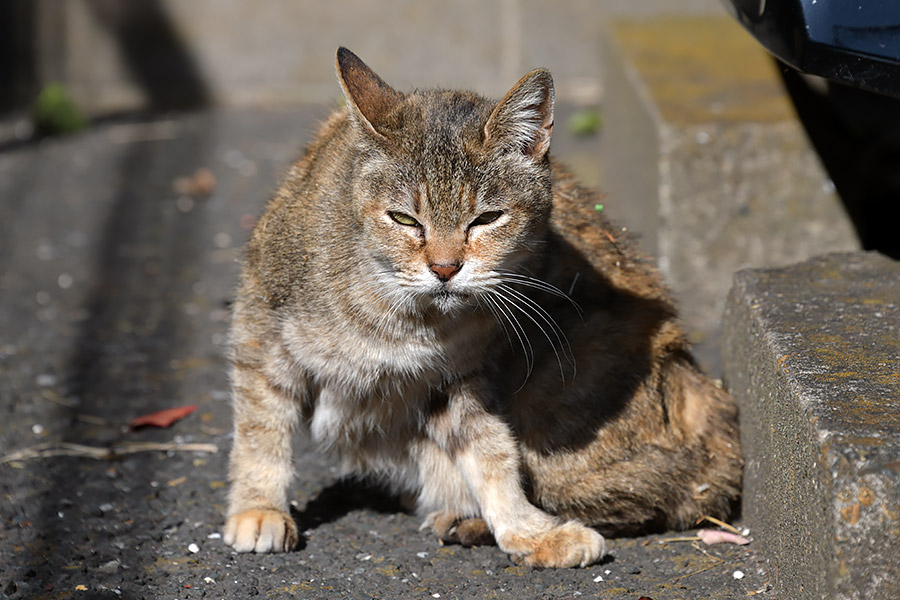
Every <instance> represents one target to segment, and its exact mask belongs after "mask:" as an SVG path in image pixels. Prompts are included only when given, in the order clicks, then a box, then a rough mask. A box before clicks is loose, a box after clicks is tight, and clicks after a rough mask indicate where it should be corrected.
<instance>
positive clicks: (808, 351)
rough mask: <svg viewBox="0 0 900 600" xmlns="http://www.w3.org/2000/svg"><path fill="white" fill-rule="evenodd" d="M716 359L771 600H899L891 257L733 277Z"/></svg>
mask: <svg viewBox="0 0 900 600" xmlns="http://www.w3.org/2000/svg"><path fill="white" fill-rule="evenodd" d="M723 354H724V364H725V376H726V379H727V383H728V384H729V386H730V387H731V389H732V391H733V393H734V394H735V396H736V398H737V399H738V401H739V403H740V405H741V429H742V443H743V446H744V452H745V458H746V469H745V474H744V479H745V481H744V483H745V491H744V516H745V519H746V521H747V523H748V524H749V525H750V528H751V530H752V531H753V534H754V537H755V538H756V540H757V541H758V542H759V544H760V548H761V551H762V552H763V553H764V554H765V555H766V558H767V560H768V561H769V563H770V572H771V573H772V574H773V576H774V578H775V591H776V593H777V595H778V597H782V598H792V599H799V598H811V599H816V600H818V599H820V598H845V599H856V598H900V460H898V457H900V263H898V262H895V261H891V260H890V259H887V258H885V257H883V256H881V255H878V254H874V253H872V254H865V253H851V254H832V255H828V256H824V257H819V258H815V259H812V260H809V261H806V262H803V263H800V264H797V265H793V266H790V267H786V268H782V269H758V270H747V271H742V272H740V273H738V274H737V275H736V276H735V280H734V287H733V288H732V290H731V294H730V296H729V299H728V306H727V309H726V313H725V319H724V346H723Z"/></svg>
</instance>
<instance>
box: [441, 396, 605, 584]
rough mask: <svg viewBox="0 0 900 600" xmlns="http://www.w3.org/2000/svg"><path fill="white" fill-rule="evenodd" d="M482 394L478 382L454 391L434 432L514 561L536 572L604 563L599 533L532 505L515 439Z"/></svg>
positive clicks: (480, 510)
mask: <svg viewBox="0 0 900 600" xmlns="http://www.w3.org/2000/svg"><path fill="white" fill-rule="evenodd" d="M485 387H486V386H485ZM481 389H484V388H482V387H481V386H479V385H477V383H473V382H468V383H466V382H460V383H458V384H456V385H454V386H453V388H452V389H451V390H449V392H448V395H449V398H450V402H449V404H448V407H447V409H446V411H445V412H444V413H443V414H441V415H437V416H435V418H434V419H433V420H432V421H431V423H430V425H429V430H430V435H431V437H432V439H433V440H434V441H435V442H436V443H437V445H438V446H439V447H440V448H441V449H442V450H444V451H445V452H446V453H447V455H448V457H450V459H451V460H452V462H453V464H454V465H455V466H456V468H457V470H458V472H459V474H460V475H461V477H462V480H463V481H464V482H465V484H466V487H467V488H468V490H469V492H470V493H471V495H472V497H473V498H474V500H475V501H476V502H477V504H478V509H479V514H480V515H481V517H482V518H483V519H484V521H485V522H486V523H487V525H488V526H489V528H490V530H491V532H492V533H493V535H494V538H495V539H496V540H497V544H498V545H499V546H500V548H501V549H502V550H503V551H505V552H507V553H508V554H509V555H510V556H511V557H512V559H513V560H514V561H516V562H518V563H520V564H525V565H529V566H535V567H572V566H576V565H577V566H586V565H588V564H591V563H594V562H596V561H597V560H599V559H600V558H601V557H602V556H603V554H604V553H605V550H606V547H605V541H604V539H603V536H602V535H600V533H599V532H597V531H595V530H593V529H591V528H589V527H587V526H585V525H583V524H581V523H579V522H578V521H564V520H561V519H559V518H557V517H554V516H552V515H550V514H548V513H546V512H544V511H542V510H541V509H539V508H537V507H536V506H534V505H533V504H531V503H530V502H529V501H528V499H527V497H526V495H525V492H524V490H523V489H522V482H521V470H520V457H519V451H518V447H517V444H516V441H515V438H514V436H513V434H512V431H511V430H510V428H509V426H508V424H507V423H506V422H505V421H504V420H503V419H502V418H501V417H499V416H497V415H495V414H492V413H490V412H488V411H487V410H485V408H484V406H485V404H484V398H482V397H480V396H479V390H481Z"/></svg>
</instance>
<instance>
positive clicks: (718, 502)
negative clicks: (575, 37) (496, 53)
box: [225, 49, 741, 566]
mask: <svg viewBox="0 0 900 600" xmlns="http://www.w3.org/2000/svg"><path fill="white" fill-rule="evenodd" d="M337 69H338V76H339V80H340V82H341V85H342V87H343V89H344V93H345V95H346V96H347V99H348V106H347V107H346V108H344V109H342V110H339V111H337V112H335V113H334V114H333V115H332V116H331V118H330V119H329V120H328V121H327V122H326V123H325V124H324V125H323V126H322V128H321V130H320V132H319V134H318V135H317V137H316V139H315V140H314V141H313V144H312V145H311V146H310V148H309V149H308V150H307V152H306V154H305V155H304V157H303V158H302V159H301V160H300V161H299V162H298V163H297V164H296V165H295V166H294V167H293V169H292V170H291V172H290V173H289V174H288V176H287V178H286V179H285V181H284V182H283V183H282V185H281V187H280V188H279V190H278V192H277V193H276V194H275V197H274V198H273V199H272V201H271V202H270V204H269V207H268V209H267V211H266V212H265V214H264V215H263V217H262V218H261V220H260V222H259V224H258V225H257V227H256V229H255V230H254V232H253V236H252V238H251V241H250V244H249V246H248V249H247V257H246V261H245V264H244V269H243V274H242V279H241V287H240V291H239V296H238V300H237V303H236V306H235V316H234V324H233V329H232V342H233V354H234V355H233V381H234V393H235V397H234V410H235V443H234V448H233V451H232V458H231V481H232V488H231V497H230V506H229V511H228V523H227V525H226V531H225V541H226V542H227V543H229V544H231V545H233V546H234V547H235V548H236V549H238V550H242V551H248V550H255V551H258V552H265V551H281V550H284V549H287V548H290V547H291V546H292V545H293V544H294V543H295V541H296V539H297V532H296V526H295V525H294V524H293V522H292V521H291V520H290V518H289V517H288V516H287V508H288V507H287V488H288V485H289V481H290V472H291V457H290V447H291V446H290V436H291V433H292V432H293V431H294V430H295V429H296V428H297V427H299V426H303V427H306V428H308V429H309V430H310V431H311V434H312V436H313V438H314V439H315V440H316V441H317V442H318V443H319V444H320V445H321V446H322V447H323V448H324V449H326V450H330V451H333V452H335V453H337V455H339V456H340V457H341V458H342V459H343V460H344V462H345V464H346V466H347V468H348V469H349V470H352V471H356V472H360V473H364V474H369V475H372V476H376V477H380V478H382V479H383V480H384V481H386V482H387V483H388V484H389V485H391V486H392V487H393V489H394V490H395V491H396V492H397V493H399V494H405V495H410V496H412V497H414V498H416V503H417V506H418V509H419V510H420V511H421V512H422V514H423V516H427V519H426V521H425V526H427V527H430V528H432V529H433V530H434V532H435V533H436V535H438V537H439V538H441V539H443V540H444V541H458V542H461V543H466V544H472V543H483V542H484V541H485V539H487V538H489V537H490V534H493V537H494V538H495V539H496V541H497V543H498V545H499V546H500V547H501V548H502V549H503V550H504V551H506V552H508V553H509V554H510V555H511V556H512V557H513V558H514V559H515V560H516V561H518V562H521V563H523V564H528V565H536V566H571V565H584V564H588V563H591V562H594V561H596V560H597V559H599V558H600V557H601V556H602V554H603V552H604V548H605V546H604V541H603V538H602V537H601V535H600V533H598V531H601V532H603V533H605V534H623V533H635V532H641V531H647V530H650V529H660V528H681V527H686V526H689V525H691V524H692V523H693V521H694V520H695V519H696V518H698V517H699V516H701V515H712V516H718V517H725V516H727V514H728V511H729V508H730V506H731V505H732V504H733V503H734V501H735V500H736V498H737V497H738V494H739V481H740V472H741V458H740V448H739V444H738V436H737V429H736V408H735V405H734V402H733V400H732V399H731V397H730V396H729V395H728V394H726V393H725V392H724V391H722V390H721V389H719V388H718V387H717V386H716V385H715V384H713V383H712V382H711V381H710V380H709V379H708V378H706V377H705V376H704V375H703V374H702V373H700V372H699V371H698V369H697V368H696V367H695V366H694V363H693V361H692V359H691V356H690V354H689V350H688V347H687V342H686V340H685V337H684V334H683V333H682V331H681V329H680V327H679V325H678V323H677V320H676V314H675V310H674V308H673V304H672V301H671V298H670V296H669V293H668V291H667V290H666V288H665V286H664V285H663V283H662V281H661V278H660V277H659V275H658V274H657V272H656V271H655V269H654V268H653V266H652V265H651V263H650V261H649V260H648V259H647V258H645V257H644V256H642V255H641V254H640V253H639V252H638V251H637V250H636V249H635V248H634V247H633V245H632V243H631V242H630V241H629V240H628V239H627V238H626V237H625V236H624V235H623V232H622V231H621V230H619V229H616V228H614V227H613V226H612V225H611V224H610V223H609V222H608V221H607V220H606V219H605V217H604V216H603V215H601V214H598V213H597V212H596V211H595V210H594V204H595V202H596V196H595V195H594V194H593V193H592V192H590V191H587V190H585V189H583V188H581V187H579V186H578V184H577V183H576V182H575V181H574V180H573V178H572V177H571V176H570V175H569V174H568V173H567V172H566V171H565V170H564V169H563V167H561V166H560V165H558V164H556V163H554V162H552V161H551V159H550V157H549V154H548V153H547V149H548V147H549V143H550V136H551V134H552V129H553V84H552V80H551V78H550V74H549V73H548V72H547V71H544V70H540V69H539V70H537V71H533V72H532V73H529V74H528V75H526V76H525V77H524V78H522V80H520V81H519V83H518V84H516V86H515V87H514V88H513V89H512V90H511V91H510V92H509V94H507V95H506V97H504V99H503V100H501V101H500V102H499V103H497V102H491V101H488V100H485V99H483V98H481V97H480V96H477V95H475V94H472V93H469V92H455V91H442V90H437V91H425V92H414V93H412V94H408V95H404V94H400V93H398V92H396V91H394V90H393V89H391V88H390V87H389V86H388V85H387V84H386V83H384V81H383V80H381V79H380V78H378V76H377V75H375V74H374V73H373V72H372V71H371V70H369V69H368V67H366V65H365V64H363V63H362V61H360V60H359V59H358V58H357V57H356V56H354V55H353V54H352V53H350V52H349V51H347V50H345V49H340V50H339V51H338V59H337ZM587 526H590V527H587Z"/></svg>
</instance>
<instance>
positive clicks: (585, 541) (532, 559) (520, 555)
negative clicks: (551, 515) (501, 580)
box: [498, 521, 606, 567]
mask: <svg viewBox="0 0 900 600" xmlns="http://www.w3.org/2000/svg"><path fill="white" fill-rule="evenodd" d="M498 543H499V545H500V548H502V549H503V550H504V551H505V552H507V553H508V554H509V555H510V557H511V558H512V559H513V561H515V562H516V563H517V564H520V565H527V566H530V567H575V566H579V567H586V566H587V565H589V564H592V563H595V562H597V561H598V560H600V559H601V558H602V557H603V555H604V554H605V553H606V542H605V540H604V539H603V536H602V535H600V534H599V533H598V532H596V531H594V530H593V529H591V528H590V527H586V526H584V525H582V524H581V523H579V522H578V521H568V522H567V523H563V524H561V525H557V526H556V527H553V528H551V529H548V530H546V531H543V532H541V533H537V534H530V535H521V534H519V533H517V532H511V533H508V534H506V535H503V536H500V537H499V538H498Z"/></svg>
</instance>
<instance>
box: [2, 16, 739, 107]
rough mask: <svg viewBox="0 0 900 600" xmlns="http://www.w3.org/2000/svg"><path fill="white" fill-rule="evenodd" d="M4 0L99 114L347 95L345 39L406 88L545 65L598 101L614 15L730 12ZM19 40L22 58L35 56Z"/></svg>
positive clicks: (48, 73)
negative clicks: (337, 66) (342, 90)
mask: <svg viewBox="0 0 900 600" xmlns="http://www.w3.org/2000/svg"><path fill="white" fill-rule="evenodd" d="M7 2H11V3H13V4H16V5H17V6H19V7H20V9H19V13H21V14H20V15H19V16H18V17H16V18H15V20H18V21H19V22H20V23H19V24H16V25H10V24H9V23H7V26H6V27H3V26H0V29H6V30H7V31H16V30H17V29H21V27H34V28H35V29H36V32H35V35H34V36H33V37H32V38H31V39H33V40H34V43H35V45H36V48H34V51H35V52H34V54H35V56H34V57H32V58H29V59H28V60H29V61H30V62H32V63H33V64H32V68H31V70H32V71H33V72H34V77H33V79H34V81H35V82H36V84H37V85H39V84H40V83H42V82H47V81H61V82H63V83H65V84H67V86H68V87H69V88H70V90H71V92H72V93H73V95H74V96H75V98H76V100H77V101H78V102H79V103H80V104H81V105H82V106H84V107H85V108H87V109H88V110H90V111H93V112H104V111H114V110H123V109H124V110H127V109H133V108H139V107H142V106H147V105H156V106H171V105H176V106H177V105H182V106H183V105H190V104H197V103H205V102H207V101H210V100H211V101H215V102H219V103H227V104H266V103H281V102H296V101H314V102H322V101H327V100H330V99H332V98H334V97H336V96H337V95H338V92H339V90H338V88H337V86H336V85H335V82H334V75H333V57H334V51H335V49H336V48H337V46H338V45H345V46H347V47H349V48H351V49H352V50H354V51H355V52H356V53H357V54H359V55H360V56H361V57H362V58H363V59H364V60H365V61H367V62H368V63H369V64H370V65H371V66H373V68H375V69H376V70H378V71H380V72H381V73H383V74H384V76H385V77H386V78H387V79H388V80H389V81H390V82H391V83H393V84H394V85H395V86H397V87H398V88H401V89H406V88H410V87H412V86H420V87H424V86H438V85H440V86H466V87H470V88H474V89H477V90H479V91H482V92H484V93H488V94H491V95H499V94H502V93H503V92H505V91H506V90H507V89H508V88H509V87H510V86H511V85H512V83H514V82H515V81H516V80H517V79H518V78H519V77H520V76H521V75H522V74H524V73H525V72H526V71H528V70H530V69H531V68H534V67H536V66H544V67H548V68H550V69H551V70H552V71H553V72H554V75H555V76H556V78H557V84H558V88H559V93H560V95H561V97H563V98H574V99H576V100H577V99H582V100H585V101H589V102H593V101H596V99H597V98H598V97H599V94H600V90H601V80H602V67H601V65H602V62H603V61H602V60H601V53H602V49H601V42H600V38H601V31H602V24H603V22H604V20H605V19H607V18H608V17H609V16H611V15H622V14H629V15H641V14H650V13H659V12H671V11H677V12H679V13H716V14H720V13H721V12H722V8H721V7H720V5H719V3H718V2H717V1H716V0H684V1H681V2H677V3H675V2H670V1H666V0H631V1H628V0H608V1H596V0H557V1H550V0H543V1H542V0H454V1H452V2H437V1H432V0H425V1H422V0H390V1H379V2H371V1H367V0H339V1H332V2H323V1H321V0H266V1H262V2H250V1H248V0H128V1H127V2H125V1H120V0H7ZM14 12H15V11H14ZM26 16H27V17H28V18H26ZM23 43H24V42H19V46H20V48H19V49H20V52H19V53H18V54H19V55H20V57H24V56H25V55H27V54H28V52H26V50H28V48H24V47H22V44H23ZM17 77H19V78H20V79H21V78H22V75H21V74H19V75H18V76H17Z"/></svg>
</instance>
